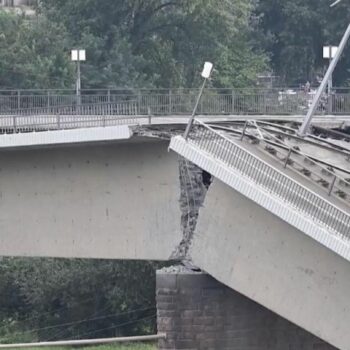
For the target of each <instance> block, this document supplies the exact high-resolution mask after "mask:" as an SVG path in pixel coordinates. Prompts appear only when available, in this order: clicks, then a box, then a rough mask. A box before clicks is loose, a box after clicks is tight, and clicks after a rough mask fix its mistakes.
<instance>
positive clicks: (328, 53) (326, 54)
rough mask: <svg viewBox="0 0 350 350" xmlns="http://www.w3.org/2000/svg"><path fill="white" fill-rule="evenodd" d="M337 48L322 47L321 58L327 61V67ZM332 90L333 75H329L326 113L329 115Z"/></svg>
mask: <svg viewBox="0 0 350 350" xmlns="http://www.w3.org/2000/svg"><path fill="white" fill-rule="evenodd" d="M337 51H338V46H323V58H325V59H328V60H329V65H330V64H331V62H332V60H333V58H334V57H335V55H336V54H337ZM332 89H333V74H331V76H330V78H329V80H328V112H329V113H331V112H332V110H333V108H332V104H333V101H332Z"/></svg>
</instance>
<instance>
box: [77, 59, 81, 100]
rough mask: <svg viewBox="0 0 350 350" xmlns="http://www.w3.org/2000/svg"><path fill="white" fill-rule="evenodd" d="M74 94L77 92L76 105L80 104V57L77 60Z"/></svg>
mask: <svg viewBox="0 0 350 350" xmlns="http://www.w3.org/2000/svg"><path fill="white" fill-rule="evenodd" d="M76 94H77V105H78V106H80V105H81V70H80V59H79V57H78V61H77V83H76Z"/></svg>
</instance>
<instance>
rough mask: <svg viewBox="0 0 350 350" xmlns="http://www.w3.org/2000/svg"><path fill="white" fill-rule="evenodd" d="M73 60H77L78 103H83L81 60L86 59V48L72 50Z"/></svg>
mask: <svg viewBox="0 0 350 350" xmlns="http://www.w3.org/2000/svg"><path fill="white" fill-rule="evenodd" d="M72 61H73V62H77V81H76V95H77V105H78V106H80V105H81V69H80V62H84V61H86V51H85V50H72Z"/></svg>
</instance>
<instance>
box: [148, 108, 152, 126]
mask: <svg viewBox="0 0 350 350" xmlns="http://www.w3.org/2000/svg"><path fill="white" fill-rule="evenodd" d="M147 113H148V124H152V113H151V107H147Z"/></svg>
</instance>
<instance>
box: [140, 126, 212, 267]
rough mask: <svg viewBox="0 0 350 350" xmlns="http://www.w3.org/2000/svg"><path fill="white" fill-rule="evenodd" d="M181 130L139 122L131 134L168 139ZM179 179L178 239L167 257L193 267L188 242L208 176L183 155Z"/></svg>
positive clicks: (203, 196) (192, 233)
mask: <svg viewBox="0 0 350 350" xmlns="http://www.w3.org/2000/svg"><path fill="white" fill-rule="evenodd" d="M182 132H183V126H180V127H179V126H176V125H174V126H167V127H164V126H146V127H145V126H143V127H136V128H135V129H134V135H137V136H144V137H153V138H154V137H155V138H159V139H163V140H164V139H166V140H170V139H171V137H173V136H175V135H178V134H180V133H182ZM179 179H180V200H179V204H180V209H181V229H182V240H181V242H180V243H179V245H178V246H176V247H175V249H174V251H173V253H172V254H171V256H170V257H169V260H176V261H182V263H183V264H184V265H186V266H187V267H188V268H190V269H191V268H194V266H193V264H192V259H191V256H190V254H189V251H190V246H191V243H192V240H193V236H194V232H195V229H196V225H197V221H198V216H199V211H200V208H201V207H202V206H203V204H204V200H205V197H206V194H207V191H208V188H209V186H210V184H211V181H212V176H211V175H210V174H209V173H207V172H206V171H204V170H203V169H201V168H199V167H198V166H196V165H195V164H193V163H191V162H189V161H188V160H187V159H185V158H182V157H179Z"/></svg>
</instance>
